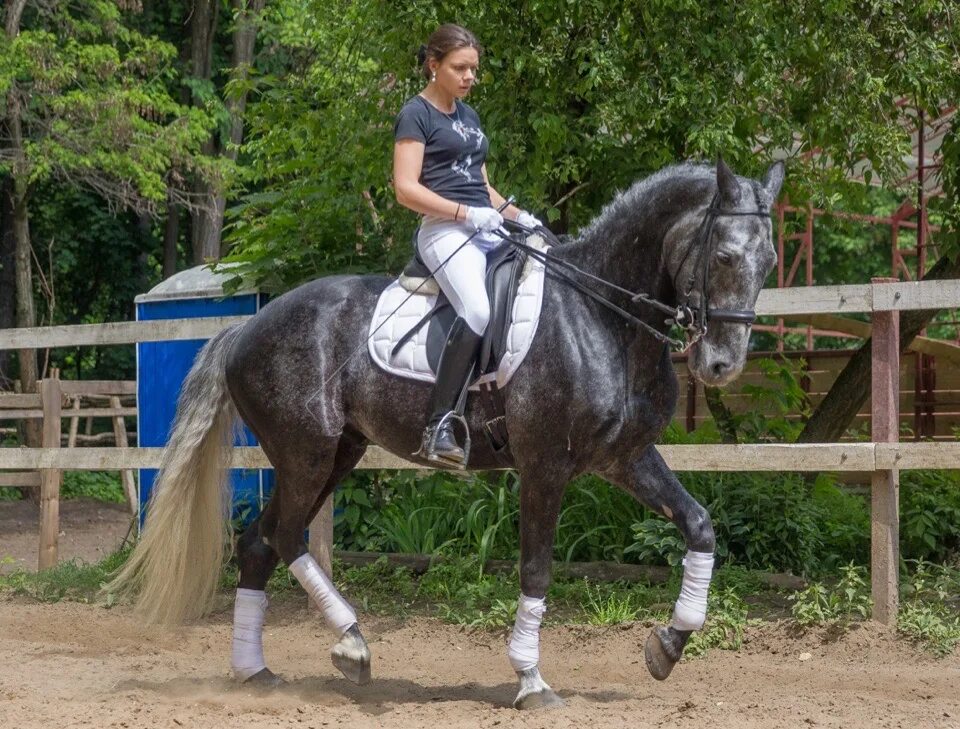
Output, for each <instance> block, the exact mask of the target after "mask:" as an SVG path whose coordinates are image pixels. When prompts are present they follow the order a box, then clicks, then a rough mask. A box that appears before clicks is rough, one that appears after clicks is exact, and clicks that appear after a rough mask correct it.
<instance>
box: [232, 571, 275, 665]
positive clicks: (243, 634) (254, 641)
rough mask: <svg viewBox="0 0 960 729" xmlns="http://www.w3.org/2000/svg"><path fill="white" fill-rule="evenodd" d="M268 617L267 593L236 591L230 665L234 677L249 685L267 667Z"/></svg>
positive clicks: (261, 591)
mask: <svg viewBox="0 0 960 729" xmlns="http://www.w3.org/2000/svg"><path fill="white" fill-rule="evenodd" d="M266 614H267V593H265V592H264V591H263V590H247V589H244V588H242V587H241V588H240V589H238V590H237V599H236V601H235V602H234V603H233V650H232V652H231V656H230V665H231V666H232V667H233V675H234V676H236V677H237V678H238V679H240V680H241V681H246V680H247V679H248V678H250V677H251V676H253V675H254V674H257V673H259V672H260V671H262V670H263V669H264V668H266V667H267V664H266V662H265V661H264V660H263V619H264V617H265V616H266Z"/></svg>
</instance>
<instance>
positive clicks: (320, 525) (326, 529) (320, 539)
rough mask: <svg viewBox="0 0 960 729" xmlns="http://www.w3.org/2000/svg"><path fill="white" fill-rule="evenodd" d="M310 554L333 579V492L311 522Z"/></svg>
mask: <svg viewBox="0 0 960 729" xmlns="http://www.w3.org/2000/svg"><path fill="white" fill-rule="evenodd" d="M310 554H312V555H313V558H314V559H315V560H317V564H319V565H320V567H321V568H322V569H323V571H324V572H326V573H327V576H328V577H330V579H333V492H331V493H330V496H329V497H327V500H326V502H325V503H324V504H323V506H321V507H320V511H318V512H317V515H316V516H315V517H314V518H313V521H312V522H310Z"/></svg>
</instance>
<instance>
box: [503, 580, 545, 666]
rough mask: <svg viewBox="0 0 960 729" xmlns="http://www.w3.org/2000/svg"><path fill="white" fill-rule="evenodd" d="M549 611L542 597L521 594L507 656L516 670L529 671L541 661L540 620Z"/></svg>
mask: <svg viewBox="0 0 960 729" xmlns="http://www.w3.org/2000/svg"><path fill="white" fill-rule="evenodd" d="M545 612H547V603H546V602H544V599H543V598H542V597H527V596H526V595H524V594H522V593H521V594H520V602H519V603H518V604H517V620H516V622H515V623H514V624H513V635H512V636H511V638H510V646H509V647H508V648H507V656H509V658H510V665H511V666H513V670H514V671H527V670H529V669H531V668H536V667H537V664H539V663H540V622H541V621H542V620H543V614H544V613H545Z"/></svg>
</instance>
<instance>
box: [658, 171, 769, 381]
mask: <svg viewBox="0 0 960 729" xmlns="http://www.w3.org/2000/svg"><path fill="white" fill-rule="evenodd" d="M783 174H784V168H783V164H782V163H781V162H777V163H776V164H774V165H773V166H772V167H771V168H770V169H769V170H767V173H766V175H764V178H763V180H762V181H756V180H750V179H745V178H738V177H737V176H736V175H734V174H733V172H732V171H731V170H730V168H729V167H727V165H726V164H724V162H723V161H722V160H721V161H719V162H718V163H717V191H716V196H715V197H714V198H713V203H712V205H711V207H710V208H708V209H707V211H706V212H703V211H698V212H697V213H695V214H694V215H693V216H684V218H685V219H684V220H682V221H681V222H680V223H679V224H678V226H677V230H676V234H677V237H681V236H682V237H683V238H686V241H687V243H686V244H684V243H680V241H677V244H678V245H674V246H671V248H670V249H671V250H672V254H671V255H669V259H670V260H668V266H670V267H671V272H672V274H673V280H674V281H675V285H676V289H677V294H678V296H679V297H680V301H681V302H683V301H684V299H685V298H686V299H687V301H688V303H689V306H690V308H691V309H694V310H697V309H698V308H699V309H706V310H708V311H713V312H717V313H718V314H719V312H720V310H724V311H726V312H731V311H733V312H751V311H752V310H753V308H754V305H755V304H756V301H757V297H758V296H759V295H760V289H761V288H762V287H763V282H764V281H765V280H766V278H767V275H768V274H769V273H770V271H771V270H773V267H774V265H775V264H776V262H777V254H776V250H775V248H774V246H773V240H772V231H773V225H772V223H771V220H770V215H769V213H770V209H771V207H772V206H773V203H774V201H775V200H776V198H777V194H778V193H779V192H780V186H781V185H782V184H783ZM711 208H712V209H714V210H715V212H713V213H711V212H710V211H711ZM754 213H756V214H754ZM711 218H712V220H711ZM671 264H672V265H671ZM731 318H733V319H735V318H736V317H735V316H734V317H724V316H723V315H722V314H720V315H719V316H713V317H711V315H710V314H709V313H708V314H707V322H706V324H707V328H706V329H707V330H706V333H705V334H704V335H703V336H702V337H701V338H700V339H699V340H698V341H697V342H696V343H694V344H693V346H692V347H691V348H690V350H689V357H688V360H687V362H688V367H689V368H690V371H691V372H692V373H693V375H694V377H696V378H697V379H698V380H700V381H701V382H703V383H704V384H705V385H711V386H721V385H726V384H727V383H728V382H730V381H731V380H733V379H734V378H736V377H737V376H738V375H739V374H740V372H741V370H742V369H743V366H744V363H745V362H746V357H747V345H748V343H749V339H750V325H749V323H744V322H742V321H730V320H729V319H731Z"/></svg>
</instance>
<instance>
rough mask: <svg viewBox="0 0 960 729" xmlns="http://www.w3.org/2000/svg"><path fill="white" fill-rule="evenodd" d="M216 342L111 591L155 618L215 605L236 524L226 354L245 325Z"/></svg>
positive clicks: (194, 378) (203, 359)
mask: <svg viewBox="0 0 960 729" xmlns="http://www.w3.org/2000/svg"><path fill="white" fill-rule="evenodd" d="M241 326H242V325H238V326H236V327H231V328H229V329H226V330H224V331H222V332H220V333H219V334H218V335H217V336H215V337H214V338H213V339H211V340H210V341H209V342H208V343H207V344H206V345H205V346H204V347H203V349H201V350H200V352H199V354H197V358H196V360H195V361H194V363H193V367H192V368H191V369H190V374H189V375H187V379H186V380H185V381H184V383H183V389H182V391H181V393H180V400H179V401H178V403H177V415H176V418H175V420H174V422H173V427H172V430H171V435H170V440H169V442H168V443H167V447H166V450H165V451H164V453H163V460H162V461H161V466H160V472H159V473H158V474H157V479H156V481H155V482H154V487H153V494H152V496H151V498H150V501H149V503H148V506H147V515H146V521H145V523H144V529H143V534H142V536H141V538H140V541H139V543H138V544H137V546H136V547H135V548H134V550H133V552H132V553H131V554H130V557H129V559H128V560H127V562H126V564H125V565H124V566H123V567H122V568H121V569H120V571H119V572H118V573H117V574H116V576H115V577H114V578H113V579H112V580H111V582H110V583H109V584H107V585H106V586H105V587H104V592H107V593H114V594H116V595H118V596H121V597H122V596H127V597H133V598H134V602H135V611H136V612H137V613H138V614H139V615H141V616H142V617H143V618H144V619H145V620H146V621H147V622H151V623H167V624H179V623H182V622H184V621H187V620H191V619H195V618H198V617H200V616H202V615H204V614H205V613H206V612H208V611H209V610H210V608H211V607H212V604H213V599H214V595H215V593H216V588H217V582H218V579H219V576H220V569H221V567H222V566H223V562H224V559H225V558H226V557H227V556H228V554H229V552H230V545H231V544H232V537H233V534H232V528H231V525H230V521H229V519H228V516H229V506H230V503H229V502H230V491H229V488H228V486H227V473H228V471H227V466H228V465H229V460H230V449H229V446H230V445H231V440H232V437H233V432H234V425H235V424H236V423H238V422H239V421H238V419H237V413H236V409H235V408H234V405H233V401H232V400H231V399H230V393H229V391H228V390H227V383H226V355H227V353H228V352H229V350H230V345H231V344H232V343H233V342H234V341H235V339H236V337H237V334H238V333H239V332H240V327H241Z"/></svg>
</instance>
